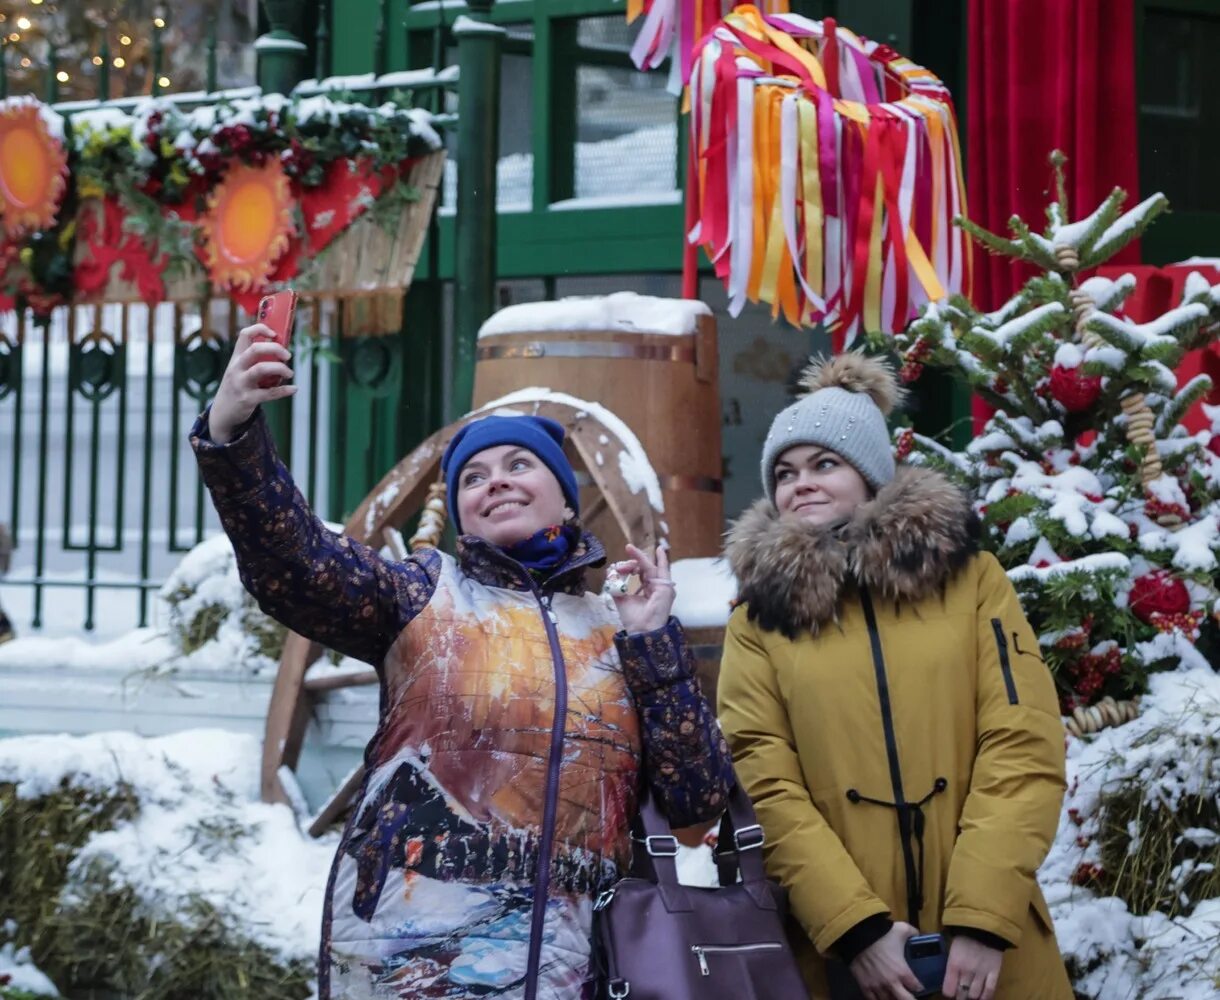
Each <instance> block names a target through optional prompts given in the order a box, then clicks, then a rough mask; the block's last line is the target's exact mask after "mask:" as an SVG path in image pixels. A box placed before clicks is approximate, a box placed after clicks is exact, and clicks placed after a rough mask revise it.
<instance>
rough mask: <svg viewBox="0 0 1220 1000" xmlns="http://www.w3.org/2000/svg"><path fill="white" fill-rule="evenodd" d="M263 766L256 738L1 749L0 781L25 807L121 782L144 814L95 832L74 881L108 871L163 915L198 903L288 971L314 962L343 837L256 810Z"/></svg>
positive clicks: (95, 739)
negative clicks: (99, 867) (94, 868)
mask: <svg viewBox="0 0 1220 1000" xmlns="http://www.w3.org/2000/svg"><path fill="white" fill-rule="evenodd" d="M259 763H260V749H259V744H258V741H257V740H256V739H254V738H252V737H249V736H239V735H235V734H233V733H229V732H225V731H223V730H218V729H217V730H207V729H195V730H188V731H185V732H181V733H177V734H175V735H173V736H165V737H159V738H156V739H144V738H141V737H139V736H136V735H134V734H132V733H117V732H111V733H96V734H93V735H90V736H80V737H68V736H62V735H55V736H51V735H48V736H23V737H16V738H12V739H7V740H0V781H4V782H14V783H15V784H16V785H17V794H18V795H19V796H21V797H27V798H28V797H36V796H39V795H43V794H46V793H47V792H50V791H53V790H54V789H56V788H57V787H58V786H59V783H60V781H61V779H63V778H65V777H68V778H70V780H71V782H72V784H73V785H76V786H79V787H85V788H91V789H107V788H112V787H114V786H115V785H116V784H118V783H119V782H120V781H122V782H126V783H127V784H128V785H130V786H131V787H132V789H133V791H134V792H135V794H136V796H137V798H138V799H139V801H140V804H141V806H140V812H139V815H138V816H137V817H136V818H135V819H134V820H132V821H130V822H123V823H120V824H119V825H118V826H117V827H116V828H115V829H114V830H111V831H106V832H102V833H97V834H94V835H93V836H92V837H91V838H90V839H89V841H87V842H86V844H85V846H84V848H83V849H82V851H81V852H80V854H79V855H78V856H77V858H76V860H75V861H74V862H73V867H72V871H73V872H79V871H81V870H83V867H84V866H85V865H87V864H88V863H89V862H90V861H94V860H98V861H102V862H105V863H107V864H108V865H111V866H113V868H114V871H115V875H116V877H117V878H118V879H119V880H121V881H122V882H124V883H126V884H128V885H130V886H132V887H133V888H134V889H136V891H137V892H138V894H139V895H140V897H141V898H142V899H143V900H144V901H145V902H146V903H147V904H148V905H150V906H152V907H155V908H157V909H160V910H161V911H163V912H165V913H166V914H177V913H180V912H185V910H186V907H185V905H184V904H185V903H186V902H187V901H188V900H190V899H192V898H202V899H204V900H206V901H207V902H209V903H211V904H212V905H213V906H215V907H216V908H218V909H219V910H221V911H222V912H224V913H226V914H227V915H229V916H230V917H231V918H232V919H233V922H234V924H235V925H236V926H237V927H239V928H241V929H242V930H243V931H244V932H245V933H246V934H248V935H249V936H250V937H251V938H252V939H255V940H257V941H259V942H260V943H262V944H263V945H265V946H266V947H267V948H268V949H270V950H272V951H273V952H275V953H276V954H277V955H280V956H282V957H283V958H284V960H285V961H291V960H303V961H312V959H313V956H314V955H315V953H316V950H317V942H318V929H319V928H320V926H321V920H322V899H323V894H324V890H325V887H326V875H327V872H328V870H329V866H330V860H331V857H332V856H333V855H334V851H335V846H336V844H337V840H338V838H337V835H331V836H327V837H323V838H321V839H319V840H313V839H311V838H309V837H308V836H306V835H305V834H303V833H302V832H301V831H299V830H298V829H297V826H296V820H295V818H294V817H293V814H292V812H291V811H290V810H289V809H288V807H287V806H281V805H268V804H266V803H263V802H260V801H259V800H258V789H259ZM71 887H72V882H71V879H69V883H68V887H67V889H66V890H65V891H66V892H71Z"/></svg>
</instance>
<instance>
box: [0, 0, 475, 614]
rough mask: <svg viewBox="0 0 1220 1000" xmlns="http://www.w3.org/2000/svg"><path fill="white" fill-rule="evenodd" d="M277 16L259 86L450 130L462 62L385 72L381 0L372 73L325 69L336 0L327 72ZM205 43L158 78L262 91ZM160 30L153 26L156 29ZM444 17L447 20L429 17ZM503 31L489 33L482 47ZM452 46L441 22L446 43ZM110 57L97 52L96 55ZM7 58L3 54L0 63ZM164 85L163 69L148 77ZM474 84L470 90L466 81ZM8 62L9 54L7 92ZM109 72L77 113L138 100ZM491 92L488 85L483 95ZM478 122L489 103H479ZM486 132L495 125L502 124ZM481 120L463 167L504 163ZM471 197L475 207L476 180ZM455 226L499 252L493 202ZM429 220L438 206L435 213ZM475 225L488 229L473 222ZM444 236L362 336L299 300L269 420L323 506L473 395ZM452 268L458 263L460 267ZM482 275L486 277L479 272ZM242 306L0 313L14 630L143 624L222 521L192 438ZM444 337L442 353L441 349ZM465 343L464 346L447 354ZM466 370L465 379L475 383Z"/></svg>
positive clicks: (460, 305)
mask: <svg viewBox="0 0 1220 1000" xmlns="http://www.w3.org/2000/svg"><path fill="white" fill-rule="evenodd" d="M265 6H266V8H267V13H268V16H269V20H270V25H271V31H270V32H269V33H268V35H267V36H264V40H266V39H270V40H271V41H272V42H274V44H262V45H260V48H259V57H260V67H259V79H260V82H261V83H262V85H263V86H262V89H263V90H267V91H278V92H286V91H291V92H293V93H295V94H299V95H302V96H307V95H310V94H316V93H321V92H325V91H327V90H335V89H338V90H342V91H343V92H344V93H345V94H350V93H355V94H357V95H361V94H363V95H366V96H367V98H368V99H369V100H372V101H382V100H386V99H391V98H392V99H395V100H407V101H409V102H411V103H412V104H413V105H414V106H417V107H424V108H427V109H430V110H432V111H433V112H434V124H435V125H436V126H438V127H439V128H441V129H442V130H444V129H453V128H455V127H456V126H457V124H458V117H457V115H456V114H453V113H445V107H446V105H447V104H451V103H452V102H449V101H446V98H445V94H446V92H453V91H456V90H458V88H459V83H458V77H457V75H456V74H455V73H448V74H438V75H434V77H433V78H432V79H426V78H422V79H421V78H420V76H419V75H418V74H415V75H412V76H411V78H410V79H409V80H406V81H404V79H403V77H402V75H401V74H399V75H394V74H388V75H387V74H386V73H385V70H386V69H387V68H388V67H387V44H386V40H387V39H388V38H389V35H390V32H391V22H390V13H389V6H388V4H387V3H386V2H384V0H382V2H380V4H379V7H378V32H377V37H376V38H375V39H374V42H373V63H374V67H375V69H376V71H377V72H376V73H375V74H369V76H368V77H367V78H362V79H351V78H348V79H344V80H342V81H336V80H327V79H326V78H327V76H328V73H329V70H330V27H331V18H332V16H333V15H332V11H331V4H330V3H329V2H327V0H318V3H317V8H318V9H317V12H316V15H311V18H310V19H312V20H315V21H316V23H317V26H318V28H317V33H316V37H315V38H314V39H313V45H312V48H313V50H314V56H315V59H314V68H315V73H316V79H314V80H301V77H302V76H303V75H304V69H305V67H304V59H303V55H304V53H305V50H306V47H305V46H304V45H303V44H300V43H298V42H297V41H296V39H295V36H294V35H293V33H292V32H293V31H294V30H299V29H300V26H301V24H302V23H304V21H305V20H307V19H304V18H301V17H300V16H299V15H300V12H301V10H302V9H304V8H305V6H306V5H305V4H300V3H297V2H295V0H294V2H292V3H288V4H284V3H278V2H276V3H266V4H265ZM212 26H213V27H212V30H211V32H210V36H209V42H208V45H207V50H208V93H207V94H198V93H196V94H191V95H181V96H176V95H165V97H164V99H166V100H172V101H175V102H178V103H182V104H184V105H194V106H198V105H201V104H206V103H209V102H214V101H217V100H223V99H226V98H230V97H234V96H249V95H254V94H257V93H259V92H260V89H259V88H245V89H243V90H242V91H240V92H227V93H222V92H217V91H216V86H217V78H216V59H215V49H216V39H215V20H214V19H213V21H212ZM154 27H155V31H154V44H157V42H156V39H157V35H158V34H159V32H160V30H161V29H162V28H163V24H162V23H158V24H156V25H155V26H154ZM438 30H443V29H438ZM469 37H470V39H471V42H472V43H473V44H471V42H464V41H459V44H458V49H459V53H460V54H461V61H462V62H463V63H464V64H465V65H470V66H473V67H474V68H473V70H472V71H471V72H469V73H468V74H467V78H468V83H467V84H466V86H465V88H464V90H463V92H462V93H461V94H460V95H459V96H458V104H459V105H465V106H466V107H468V108H469V107H476V108H483V109H484V111H485V113H486V114H488V115H490V120H491V121H492V122H493V123H494V121H495V117H496V110H495V105H494V94H495V90H494V87H495V79H494V75H493V74H492V73H490V72H489V71H488V70H489V69H490V67H488V66H486V65H481V64H480V62H482V63H486V62H487V60H486V59H483V60H480V59H479V58H478V57H477V56H476V58H474V59H472V58H471V55H470V53H469V52H464V51H463V50H464V49H467V48H473V49H474V50H477V52H478V53H481V54H482V55H483V56H486V55H487V54H488V51H489V42H488V39H487V38H485V37H484V38H480V37H478V35H477V33H475V34H472V35H471V36H469ZM490 47H491V48H494V43H492V44H491V46H490ZM435 48H436V50H437V51H440V52H444V51H445V50H444V46H443V45H442V44H441V41H440V38H439V36H438V39H437V43H436V46H435ZM99 55H101V56H102V57H103V65H105V63H106V59H105V58H104V57H105V56H106V53H105V52H104V51H103V52H102V53H99ZM56 60H57V57H56V53H55V51H54V49H53V48H52V51H51V52H50V54H49V59H48V65H47V87H46V96H47V97H48V98H49V99H50V100H52V101H54V98H55V97H56V80H55V74H56ZM0 66H2V61H0ZM153 86H154V94H155V91H156V88H157V86H158V84H157V81H156V80H155V79H154V85H153ZM472 86H473V87H474V88H475V89H474V90H471V87H472ZM3 88H4V74H3V72H2V71H0V90H2V89H3ZM109 89H110V87H109V81H108V80H107V79H106V74H105V73H104V72H102V73H99V75H98V91H99V100H98V101H92V102H73V103H71V104H59V105H57V106H56V107H57V110H59V111H60V112H61V113H63V114H64V115H65V116H67V117H69V118H70V117H71V115H72V114H74V113H76V112H77V111H80V110H84V109H86V108H94V107H98V106H99V105H106V106H114V107H122V108H128V107H130V106H132V105H133V104H134V103H135V102H136V101H138V100H140V99H141V98H139V97H117V98H113V99H110V100H106V98H107V97H108V95H109ZM489 94H490V95H491V98H492V100H491V101H490V102H489V100H488V95H489ZM484 120H487V119H484ZM493 132H494V128H493ZM483 138H484V137H483V136H480V135H478V134H475V135H474V136H473V137H472V138H471V140H470V141H469V142H467V143H466V144H465V145H464V146H463V148H462V149H461V150H460V151H459V156H460V157H461V158H462V159H463V161H464V162H466V163H467V168H466V169H465V170H463V171H462V173H463V174H465V175H466V178H467V181H466V183H470V182H472V181H473V180H474V178H475V177H476V175H477V173H478V161H479V159H480V158H482V159H490V160H491V162H494V145H492V146H490V147H489V146H488V145H487V144H486V143H485V142H483ZM462 197H463V199H464V200H465V201H466V202H467V203H468V204H469V203H470V198H471V192H465V193H464V194H463V195H462ZM480 197H481V196H480V195H479V194H477V193H476V194H475V200H476V203H475V207H474V208H473V209H471V210H470V211H468V213H467V221H466V223H465V224H464V225H463V226H461V227H459V229H460V230H462V231H461V232H459V234H458V244H459V246H465V247H467V248H468V249H467V250H466V251H465V252H464V254H459V256H462V257H463V259H464V260H465V259H469V260H470V261H473V262H475V263H478V256H479V253H480V251H479V250H478V249H471V248H478V247H481V248H482V250H481V253H482V255H483V256H485V257H486V258H487V259H489V260H490V259H492V258H493V257H494V251H493V249H492V248H493V247H494V244H495V241H494V236H491V235H489V233H488V232H487V227H488V226H489V225H492V226H494V202H493V203H492V205H491V209H490V211H491V212H492V222H491V223H489V222H488V219H487V215H488V206H487V204H486V199H485V198H484V199H482V200H483V203H482V204H479V200H480ZM434 226H435V222H434ZM480 227H482V229H480ZM440 244H441V240H440V239H439V237H438V236H437V233H436V231H435V228H434V229H433V231H432V232H431V233H430V236H429V239H428V241H427V248H426V251H425V259H424V261H422V262H421V264H422V266H423V268H425V269H426V270H427V271H428V272H429V273H430V275H431V277H429V278H428V279H426V280H419V281H416V282H415V284H414V285H413V287H412V288H411V290H410V292H409V294H408V299H407V305H406V309H405V315H406V316H407V317H408V318H407V321H406V324H405V326H404V329H402V330H401V331H399V332H398V333H397V334H395V335H391V336H386V337H351V336H346V335H345V331H344V328H343V326H344V315H345V310H344V308H343V306H342V303H341V302H340V301H338V300H336V299H334V298H330V297H325V296H320V297H314V298H310V297H307V298H304V299H303V300H302V303H301V307H300V309H299V312H298V317H299V322H298V332H297V342H296V345H297V346H296V353H297V357H296V360H295V371H296V381H297V382H298V384H299V385H300V387H301V388H300V391H299V392H298V393H297V395H296V397H295V398H294V400H292V401H284V402H281V403H276V404H273V406H271V407H269V408H268V418H269V421H270V422H271V424H272V426H273V429H274V431H275V433H276V437H277V442H278V444H279V447H280V451H281V454H282V456H283V457H284V458H285V461H286V462H287V463H288V464H289V466H290V468H291V469H292V472H293V474H294V477H295V478H296V480H297V482H298V484H299V485H300V486H301V488H302V490H303V491H304V493H305V495H306V497H307V499H309V501H310V502H311V504H313V506H314V507H315V509H317V510H318V511H319V512H321V513H323V515H324V516H326V517H328V518H329V519H331V520H340V519H342V518H343V516H344V515H345V514H346V513H347V512H349V511H350V510H352V509H353V508H354V507H355V505H356V504H357V503H358V502H359V500H360V499H361V498H362V497H363V496H364V494H365V492H367V490H368V489H369V488H370V487H371V486H372V485H373V484H374V483H375V482H376V481H377V479H378V478H379V477H380V476H381V475H382V474H383V473H384V472H385V470H386V469H387V468H389V467H390V466H391V465H392V464H393V463H394V462H395V461H396V460H397V459H398V458H399V457H401V455H402V454H404V453H405V452H406V451H408V450H409V449H410V447H412V446H413V445H414V444H415V443H416V442H418V441H419V440H420V439H422V438H423V437H425V436H426V435H427V434H428V433H430V432H431V431H432V430H434V429H435V428H436V427H437V426H439V424H440V423H441V422H442V421H443V418H444V414H445V412H446V411H447V410H450V411H452V410H464V409H465V407H466V405H467V404H468V399H466V398H465V394H466V393H468V388H467V390H465V393H464V392H463V391H461V390H459V391H458V393H456V394H455V393H454V392H453V391H452V389H451V388H450V387H449V385H448V384H447V379H446V378H445V377H444V375H443V373H444V372H446V371H449V372H456V371H459V370H461V369H463V368H464V367H465V366H464V361H463V358H464V354H465V353H471V354H472V352H459V351H458V350H457V349H456V344H455V343H453V342H452V341H451V342H450V343H448V344H443V343H442V335H441V329H442V323H441V312H442V301H443V295H442V289H441V282H440V278H439V274H440V271H441V267H440V266H439V264H438V261H437V255H438V253H439V252H440ZM450 273H452V270H450ZM493 282H494V271H492V270H491V269H490V268H488V267H486V266H481V267H480V268H479V269H478V276H477V278H476V282H475V284H474V285H473V286H470V287H469V288H468V290H467V294H466V295H465V296H464V297H458V300H457V302H456V303H455V306H454V311H455V314H456V319H457V322H458V326H459V328H460V329H465V330H468V331H470V338H471V339H473V331H474V330H477V327H478V324H479V323H481V322H482V320H483V319H484V318H485V317H486V315H487V313H489V312H490V311H491V299H492V292H491V286H492V283H493ZM483 285H487V286H488V287H487V288H486V289H484V288H483V287H482V286H483ZM249 321H250V317H248V316H247V315H245V314H244V313H243V312H242V311H241V310H240V309H239V308H238V307H237V306H236V305H235V304H234V303H232V302H231V301H229V300H228V299H220V298H206V299H203V300H201V301H200V302H198V303H190V304H169V303H167V304H162V305H159V306H156V307H154V308H149V307H146V306H143V305H119V304H110V305H76V306H71V307H64V308H60V309H57V310H56V311H55V313H54V314H53V316H52V318H51V322H50V323H49V324H48V325H46V326H45V327H40V326H36V325H35V324H34V323H33V321H32V317H31V315H30V314H28V313H12V312H10V313H8V314H6V315H4V316H0V520H4V521H7V522H9V524H10V526H11V528H12V529H13V534H14V537H15V539H16V542H17V548H16V551H15V553H14V562H13V568H12V570H11V572H10V574H9V576H8V577H7V578H5V579H4V580H0V604H2V605H3V606H4V607H5V609H6V610H7V611H8V613H9V614H10V617H12V618H13V620H14V621H15V623H16V624H17V627H18V629H19V630H22V629H23V628H24V627H25V626H32V627H34V628H36V629H44V628H45V629H47V630H48V632H51V633H53V632H57V631H75V630H77V629H80V628H84V629H85V630H95V629H100V630H104V631H108V632H109V631H120V630H122V629H123V628H126V627H131V626H137V625H138V626H144V625H147V624H150V623H151V621H152V612H153V607H154V602H153V601H152V599H151V597H150V595H151V594H152V593H153V592H154V591H155V590H156V589H157V588H159V587H160V586H161V583H162V581H163V580H164V579H165V577H166V576H167V575H168V573H169V572H170V571H171V570H172V568H173V567H174V566H175V565H176V564H177V563H178V562H179V560H180V558H181V555H182V553H183V552H185V551H187V550H189V549H190V548H191V547H192V546H194V545H196V544H197V543H198V542H199V541H201V540H202V539H203V538H204V537H205V536H206V535H208V534H209V533H211V532H213V531H214V530H216V528H217V521H216V516H215V513H214V511H213V510H212V508H211V504H210V503H209V502H208V500H207V498H206V497H205V495H204V491H203V487H202V484H201V483H200V481H199V477H198V475H197V472H196V469H195V463H194V460H193V458H192V456H191V454H190V449H189V445H188V443H187V438H186V435H187V431H188V428H189V426H190V424H191V422H192V421H193V420H194V418H195V416H196V414H197V413H198V412H199V411H200V410H201V409H202V408H203V406H204V405H205V404H206V402H207V400H208V399H210V398H211V396H212V395H213V394H214V392H215V390H216V387H217V385H218V384H219V380H220V377H221V375H222V374H223V371H224V367H225V365H226V364H227V361H228V357H229V354H230V352H231V349H232V344H233V342H234V340H235V337H236V334H237V332H238V331H239V330H240V328H241V327H242V326H243V325H245V324H246V323H248V322H249ZM446 353H448V354H450V355H451V356H450V357H449V358H448V359H446ZM455 357H456V358H457V360H456V362H455V360H454V358H455ZM469 381H470V373H469V372H468V371H461V374H460V375H459V382H460V383H461V384H462V385H467V386H468V384H469Z"/></svg>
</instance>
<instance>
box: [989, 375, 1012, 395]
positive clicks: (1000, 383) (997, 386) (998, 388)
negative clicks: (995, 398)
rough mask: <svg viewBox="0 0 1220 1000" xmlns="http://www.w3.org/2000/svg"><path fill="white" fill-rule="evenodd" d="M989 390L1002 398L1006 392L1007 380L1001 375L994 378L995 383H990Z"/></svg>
mask: <svg viewBox="0 0 1220 1000" xmlns="http://www.w3.org/2000/svg"><path fill="white" fill-rule="evenodd" d="M991 388H992V389H993V390H994V391H995V392H997V393H999V395H1001V396H1003V395H1004V394H1005V393H1007V392H1008V379H1006V378H1005V377H1004V376H1003V375H997V376H996V377H995V381H994V382H992V383H991Z"/></svg>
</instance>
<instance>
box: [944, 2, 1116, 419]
mask: <svg viewBox="0 0 1220 1000" xmlns="http://www.w3.org/2000/svg"><path fill="white" fill-rule="evenodd" d="M967 17H968V20H967V39H968V40H967V73H968V76H967V89H966V106H967V123H968V125H967V133H966V137H965V146H966V165H967V190H968V191H969V194H970V215H971V217H972V218H973V219H974V221H975V222H978V223H979V224H980V225H983V226H986V227H987V228H988V229H990V230H992V231H993V232H998V233H1001V234H1007V232H1008V219H1009V218H1010V217H1011V216H1013V215H1014V214H1015V215H1019V216H1021V218H1022V219H1024V220H1025V221H1026V222H1027V223H1028V224H1029V225H1030V227H1031V228H1032V229H1034V230H1035V231H1041V230H1042V228H1043V226H1044V225H1045V219H1046V214H1045V209H1046V206H1047V204H1048V203H1049V202H1050V201H1051V200H1052V199H1053V198H1054V194H1055V192H1054V184H1053V179H1052V173H1051V168H1050V164H1049V163H1048V162H1047V157H1048V156H1049V154H1050V152H1051V150H1053V149H1061V150H1063V152H1064V153H1065V154H1067V157H1068V164H1067V171H1066V172H1067V194H1068V209H1069V217H1070V218H1071V219H1073V220H1074V219H1079V218H1083V217H1084V216H1086V215H1088V214H1089V213H1090V212H1092V211H1093V209H1095V208H1096V207H1097V205H1098V204H1099V203H1100V202H1101V201H1102V199H1104V198H1105V197H1106V195H1108V194H1109V193H1110V191H1111V189H1113V188H1114V187H1116V186H1117V187H1122V188H1124V189H1125V190H1126V191H1127V196H1128V197H1127V207H1131V206H1133V205H1135V204H1136V203H1137V202H1138V201H1139V172H1138V167H1139V159H1138V149H1137V147H1136V101H1135V10H1134V0H1072V2H1071V3H1064V2H1063V0H969V9H968V15H967ZM975 260H976V270H975V278H974V299H975V302H976V304H977V305H978V306H979V308H981V309H984V310H987V311H990V310H992V309H996V308H998V307H999V306H1000V305H1001V304H1002V303H1003V302H1004V301H1005V300H1007V299H1008V298H1009V297H1010V296H1011V295H1013V294H1014V293H1015V292H1016V291H1017V290H1018V289H1019V288H1020V287H1021V285H1022V284H1023V283H1024V282H1025V281H1026V279H1028V278H1029V277H1030V275H1031V274H1032V273H1034V271H1033V269H1032V268H1029V267H1026V266H1023V265H1021V266H1018V265H1014V264H1013V263H1011V262H1010V261H1008V260H1006V259H1004V258H1000V257H993V256H991V255H984V254H979V255H978V256H977V257H976V258H975ZM1139 260H1140V256H1139V250H1138V244H1132V245H1131V246H1128V247H1127V248H1125V249H1124V250H1123V251H1122V252H1121V253H1120V254H1118V255H1116V256H1115V257H1114V258H1113V260H1112V261H1111V262H1110V263H1112V264H1116V265H1121V264H1124V263H1138V262H1139ZM980 412H982V411H980V410H979V409H978V404H977V401H976V411H975V414H976V424H978V423H980V421H979V420H978V416H979V414H980Z"/></svg>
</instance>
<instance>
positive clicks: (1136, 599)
mask: <svg viewBox="0 0 1220 1000" xmlns="http://www.w3.org/2000/svg"><path fill="white" fill-rule="evenodd" d="M1127 601H1128V604H1129V605H1130V607H1131V613H1132V614H1133V615H1135V617H1136V618H1138V619H1139V620H1140V621H1142V622H1147V623H1150V624H1151V622H1152V616H1153V615H1184V614H1186V612H1187V611H1189V610H1190V591H1188V590H1187V589H1186V584H1184V583H1183V582H1182V581H1181V580H1179V579H1178V578H1177V577H1175V576H1171V575H1170V574H1169V573H1167V572H1166V571H1165V570H1163V569H1157V570H1153V571H1152V572H1151V573H1145V574H1144V575H1143V576H1141V577H1137V578H1136V579H1135V580H1134V581H1133V582H1132V584H1131V594H1130V596H1129V597H1128V599H1127Z"/></svg>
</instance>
